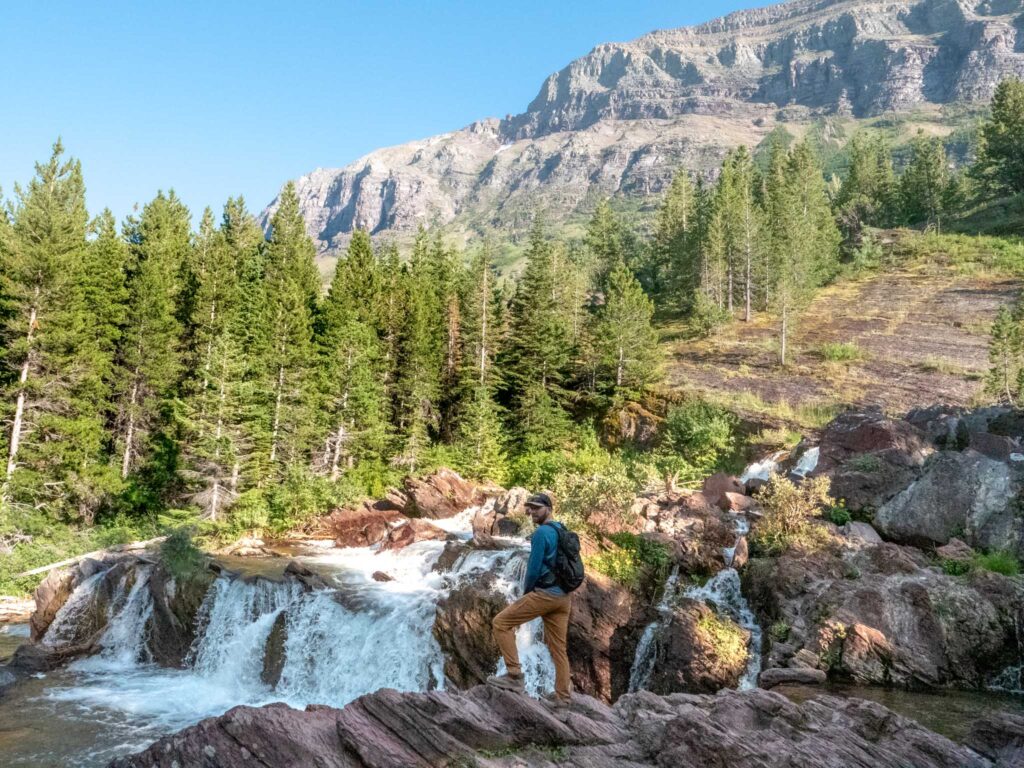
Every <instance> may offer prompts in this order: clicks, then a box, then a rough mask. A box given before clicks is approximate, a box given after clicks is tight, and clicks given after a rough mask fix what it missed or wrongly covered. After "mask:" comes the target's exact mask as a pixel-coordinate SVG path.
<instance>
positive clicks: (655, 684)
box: [646, 598, 749, 694]
mask: <svg viewBox="0 0 1024 768" xmlns="http://www.w3.org/2000/svg"><path fill="white" fill-rule="evenodd" d="M748 640H749V633H748V632H746V631H744V630H743V629H741V628H740V627H739V626H737V625H736V624H735V623H734V622H733V621H731V620H730V619H729V618H727V617H724V616H721V617H720V616H718V615H717V614H716V613H715V611H713V610H712V609H711V608H709V607H708V606H707V605H705V604H704V603H702V602H699V601H697V600H691V599H689V598H684V599H683V600H681V601H680V602H679V605H678V606H677V607H676V608H675V609H674V610H673V611H672V615H671V616H670V618H669V620H668V622H667V623H666V625H665V627H664V630H663V632H662V641H661V642H660V643H658V647H657V656H656V658H655V661H654V667H653V671H652V674H651V677H650V681H649V682H648V684H647V686H646V688H647V690H649V691H652V692H653V693H660V694H669V693H680V692H685V693H715V692H716V691H720V690H722V689H723V688H735V687H736V686H737V685H739V682H740V677H742V675H743V671H744V670H745V669H746V665H747V642H748Z"/></svg>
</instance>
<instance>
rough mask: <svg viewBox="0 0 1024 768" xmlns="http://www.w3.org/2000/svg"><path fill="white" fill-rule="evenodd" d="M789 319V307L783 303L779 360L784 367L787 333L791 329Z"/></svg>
mask: <svg viewBox="0 0 1024 768" xmlns="http://www.w3.org/2000/svg"><path fill="white" fill-rule="evenodd" d="M788 320H789V308H788V307H787V306H786V305H785V304H783V305H782V344H781V347H780V350H779V351H780V354H779V361H780V363H781V365H782V367H783V368H785V367H786V333H787V332H788V331H789V328H788V327H787V323H788Z"/></svg>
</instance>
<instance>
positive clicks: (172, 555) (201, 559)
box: [160, 528, 206, 579]
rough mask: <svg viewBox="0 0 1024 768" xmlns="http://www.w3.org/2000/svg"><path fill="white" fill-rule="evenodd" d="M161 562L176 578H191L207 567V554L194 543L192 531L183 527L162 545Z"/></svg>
mask: <svg viewBox="0 0 1024 768" xmlns="http://www.w3.org/2000/svg"><path fill="white" fill-rule="evenodd" d="M160 562H162V563H163V564H164V566H165V567H166V568H167V570H168V571H169V572H170V573H171V575H172V576H174V577H175V578H176V579H190V578H192V577H194V576H195V575H196V574H197V573H199V572H201V571H202V570H203V569H204V568H205V565H206V556H205V555H204V554H203V553H202V550H200V549H199V548H198V547H197V546H196V545H195V544H193V543H192V533H191V531H189V530H188V529H186V528H181V529H179V530H177V531H174V532H173V533H170V534H168V536H167V538H166V539H164V541H163V543H162V544H161V545H160Z"/></svg>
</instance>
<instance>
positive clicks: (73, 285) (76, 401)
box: [3, 142, 123, 523]
mask: <svg viewBox="0 0 1024 768" xmlns="http://www.w3.org/2000/svg"><path fill="white" fill-rule="evenodd" d="M62 155H63V147H62V146H61V144H60V142H57V143H56V144H55V145H54V148H53V154H52V155H51V157H50V159H49V161H48V162H46V163H42V164H38V165H37V166H36V177H35V178H34V179H33V180H32V181H31V182H30V184H29V185H28V187H27V188H25V189H21V188H19V187H16V188H15V192H16V197H17V203H16V205H15V207H14V217H13V224H12V226H11V227H10V229H9V231H7V232H6V233H5V237H4V241H5V242H4V248H3V257H4V263H3V280H4V286H3V287H4V290H3V294H4V297H5V299H6V302H7V307H6V311H5V315H6V320H7V322H6V324H5V328H4V336H5V357H6V359H7V362H8V365H9V366H10V369H11V371H12V373H13V374H14V376H13V377H12V378H11V379H10V383H9V385H8V386H7V387H6V393H5V400H6V402H7V406H8V409H9V411H8V413H9V414H10V420H11V427H10V432H9V434H8V463H7V471H6V476H5V482H4V498H5V500H6V501H7V502H10V503H15V504H25V505H28V506H29V507H33V508H35V509H41V510H45V511H47V512H49V513H51V514H54V515H58V514H67V515H69V516H71V517H72V518H73V519H76V520H80V521H84V522H86V523H91V522H92V519H93V516H94V514H95V512H96V510H97V508H98V507H99V505H100V503H101V502H102V501H103V498H104V496H105V495H106V493H107V492H108V491H109V490H112V487H111V485H110V479H109V476H108V474H107V472H106V466H105V461H104V449H105V447H106V433H105V430H104V414H105V413H106V412H107V409H108V404H109V400H108V398H109V389H108V386H109V379H108V377H109V373H110V367H111V348H110V341H111V339H110V334H111V333H112V332H114V331H113V330H112V329H111V327H110V325H109V321H111V319H112V320H113V322H114V323H116V322H117V319H118V317H119V315H118V312H119V311H120V310H119V308H118V307H117V306H116V305H117V304H118V302H119V300H120V299H121V298H123V297H121V296H120V294H119V293H118V292H117V284H118V279H119V274H118V273H119V271H120V270H121V268H122V267H123V265H122V264H121V263H118V262H117V261H113V262H111V263H110V264H108V265H97V264H94V263H93V260H92V258H91V257H92V256H94V255H95V253H96V252H95V251H92V252H91V251H90V247H89V246H88V245H87V243H86V230H87V226H88V216H87V213H86V209H85V187H84V183H83V180H82V173H81V166H80V165H79V163H78V162H77V161H76V160H66V161H65V160H63V159H62ZM5 229H6V227H5ZM104 245H108V243H104ZM93 266H96V267H98V268H99V269H100V272H99V273H90V272H88V271H87V268H89V267H93ZM105 285H106V286H111V287H112V288H113V293H111V294H110V295H109V296H100V295H98V292H99V290H101V288H102V286H105ZM91 312H96V313H98V316H94V315H92V314H90V313H91Z"/></svg>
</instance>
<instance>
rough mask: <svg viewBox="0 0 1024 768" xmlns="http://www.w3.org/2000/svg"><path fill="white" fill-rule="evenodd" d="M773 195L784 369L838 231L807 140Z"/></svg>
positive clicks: (828, 269)
mask: <svg viewBox="0 0 1024 768" xmlns="http://www.w3.org/2000/svg"><path fill="white" fill-rule="evenodd" d="M779 181H781V184H779V186H777V187H773V188H772V190H771V194H772V196H773V197H772V200H771V210H772V212H773V213H772V215H774V216H776V219H775V220H774V224H775V226H774V228H773V232H772V241H771V249H772V262H771V277H772V279H773V289H772V298H773V301H774V304H775V308H776V310H777V311H778V313H779V316H780V320H781V327H780V338H779V341H780V344H779V360H780V363H781V364H782V365H783V366H784V365H785V364H786V353H787V342H788V340H789V334H790V332H791V330H792V328H791V326H792V320H793V316H794V313H795V312H796V311H797V310H798V309H799V308H801V307H802V306H803V304H804V303H805V302H806V301H807V300H808V299H809V298H810V296H811V294H812V293H813V291H814V289H815V288H817V287H818V286H820V285H821V284H822V283H824V282H825V280H826V279H827V278H828V277H830V276H831V274H832V273H833V271H834V270H835V267H836V264H837V262H838V255H839V241H840V235H839V230H838V229H837V228H836V224H835V220H834V219H833V218H832V210H831V205H830V202H829V198H828V194H827V192H826V189H825V181H824V178H823V176H822V173H821V166H820V163H819V160H818V157H817V155H816V154H815V152H814V150H813V149H812V148H811V147H810V145H809V144H808V143H807V142H806V141H805V142H802V143H800V144H798V145H797V146H796V147H794V149H793V150H792V151H791V152H790V155H789V158H788V161H787V162H786V168H785V174H784V176H783V178H782V179H781V180H778V179H777V180H776V183H778V182H779Z"/></svg>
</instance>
